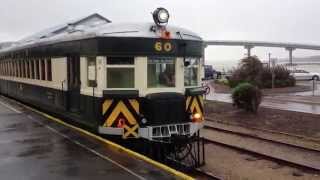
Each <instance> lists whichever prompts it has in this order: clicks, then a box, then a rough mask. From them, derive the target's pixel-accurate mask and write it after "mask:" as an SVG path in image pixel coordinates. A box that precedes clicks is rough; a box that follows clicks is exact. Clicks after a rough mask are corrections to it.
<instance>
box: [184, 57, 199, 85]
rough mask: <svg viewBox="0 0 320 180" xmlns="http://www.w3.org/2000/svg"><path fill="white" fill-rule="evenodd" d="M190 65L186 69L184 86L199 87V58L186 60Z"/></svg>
mask: <svg viewBox="0 0 320 180" xmlns="http://www.w3.org/2000/svg"><path fill="white" fill-rule="evenodd" d="M186 62H187V63H188V64H189V65H188V66H186V67H185V69H184V85H185V86H197V85H198V73H199V58H186Z"/></svg>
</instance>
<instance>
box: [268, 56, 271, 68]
mask: <svg viewBox="0 0 320 180" xmlns="http://www.w3.org/2000/svg"><path fill="white" fill-rule="evenodd" d="M268 56H269V68H271V53H268Z"/></svg>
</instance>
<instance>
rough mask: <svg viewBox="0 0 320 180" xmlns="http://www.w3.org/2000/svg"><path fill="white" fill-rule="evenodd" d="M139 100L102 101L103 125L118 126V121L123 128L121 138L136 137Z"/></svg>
mask: <svg viewBox="0 0 320 180" xmlns="http://www.w3.org/2000/svg"><path fill="white" fill-rule="evenodd" d="M139 108H140V107H139V102H138V100H136V99H106V100H105V101H104V102H103V103H102V115H103V119H104V124H103V126H104V127H115V128H116V127H118V126H119V123H120V122H119V121H120V120H122V121H123V125H122V126H121V127H122V128H123V129H124V133H123V136H122V137H123V138H124V139H127V138H131V137H133V138H138V129H139V124H138V120H139V113H140V109H139Z"/></svg>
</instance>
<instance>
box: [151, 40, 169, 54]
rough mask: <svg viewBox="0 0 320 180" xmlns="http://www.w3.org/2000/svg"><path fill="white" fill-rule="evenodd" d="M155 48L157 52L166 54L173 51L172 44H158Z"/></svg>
mask: <svg viewBox="0 0 320 180" xmlns="http://www.w3.org/2000/svg"><path fill="white" fill-rule="evenodd" d="M154 48H155V50H156V51H159V52H160V51H165V52H170V51H171V50H172V44H171V43H170V42H165V43H162V42H156V43H155V44H154Z"/></svg>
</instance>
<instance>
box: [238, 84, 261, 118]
mask: <svg viewBox="0 0 320 180" xmlns="http://www.w3.org/2000/svg"><path fill="white" fill-rule="evenodd" d="M261 97H262V93H261V91H260V89H259V88H258V87H257V86H254V85H252V84H250V83H241V84H239V85H237V86H236V87H235V88H234V89H233V91H232V100H233V105H234V106H236V107H238V108H242V109H245V110H246V111H251V112H254V113H256V112H257V110H258V107H259V105H260V103H261Z"/></svg>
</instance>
